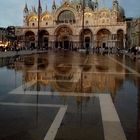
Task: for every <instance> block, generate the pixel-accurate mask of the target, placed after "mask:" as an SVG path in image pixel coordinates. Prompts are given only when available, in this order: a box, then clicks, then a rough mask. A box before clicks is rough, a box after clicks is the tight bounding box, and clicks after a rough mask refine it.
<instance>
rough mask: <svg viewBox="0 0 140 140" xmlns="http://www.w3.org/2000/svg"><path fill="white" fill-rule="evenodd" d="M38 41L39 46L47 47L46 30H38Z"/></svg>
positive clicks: (47, 35)
mask: <svg viewBox="0 0 140 140" xmlns="http://www.w3.org/2000/svg"><path fill="white" fill-rule="evenodd" d="M39 42H40V47H41V48H46V49H47V48H48V44H49V33H48V31H46V30H41V31H40V32H39Z"/></svg>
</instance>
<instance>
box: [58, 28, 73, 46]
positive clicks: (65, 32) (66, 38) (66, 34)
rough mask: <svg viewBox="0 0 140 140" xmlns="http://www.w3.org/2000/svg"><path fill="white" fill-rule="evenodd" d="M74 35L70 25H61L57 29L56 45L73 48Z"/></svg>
mask: <svg viewBox="0 0 140 140" xmlns="http://www.w3.org/2000/svg"><path fill="white" fill-rule="evenodd" d="M72 35H73V32H72V30H71V28H70V27H68V26H61V27H59V28H58V29H56V42H55V47H56V48H57V47H60V48H64V49H71V47H72Z"/></svg>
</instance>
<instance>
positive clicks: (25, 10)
mask: <svg viewBox="0 0 140 140" xmlns="http://www.w3.org/2000/svg"><path fill="white" fill-rule="evenodd" d="M28 11H29V9H28V6H27V3H26V4H25V7H24V12H25V13H27V12H28Z"/></svg>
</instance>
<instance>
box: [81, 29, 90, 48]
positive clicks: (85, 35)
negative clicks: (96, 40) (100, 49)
mask: <svg viewBox="0 0 140 140" xmlns="http://www.w3.org/2000/svg"><path fill="white" fill-rule="evenodd" d="M92 39H93V34H92V31H91V30H90V29H84V30H82V31H81V34H80V42H81V46H82V43H83V44H84V45H83V47H84V48H86V49H89V48H91V46H92V42H93V40H92Z"/></svg>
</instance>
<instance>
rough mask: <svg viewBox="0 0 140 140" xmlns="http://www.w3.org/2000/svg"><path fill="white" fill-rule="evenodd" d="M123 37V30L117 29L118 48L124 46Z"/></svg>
mask: <svg viewBox="0 0 140 140" xmlns="http://www.w3.org/2000/svg"><path fill="white" fill-rule="evenodd" d="M123 38H124V32H123V30H118V31H117V47H118V48H121V49H122V48H124V41H123Z"/></svg>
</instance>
